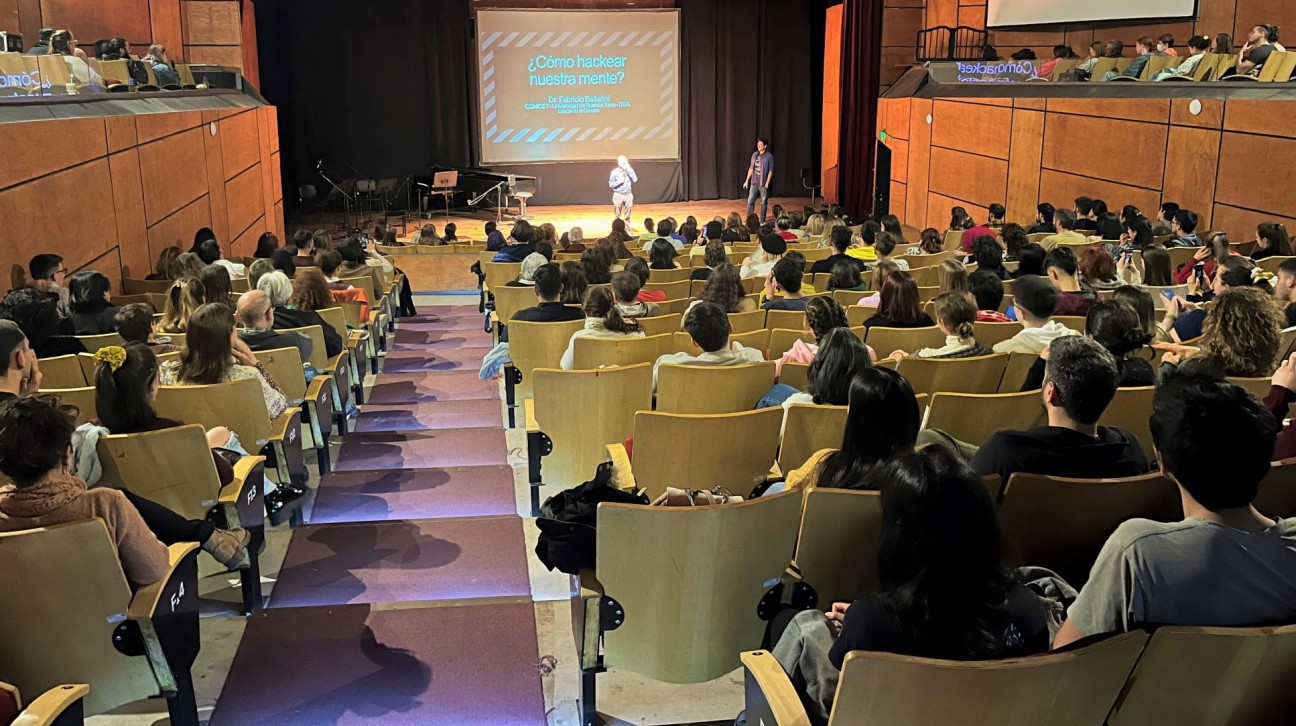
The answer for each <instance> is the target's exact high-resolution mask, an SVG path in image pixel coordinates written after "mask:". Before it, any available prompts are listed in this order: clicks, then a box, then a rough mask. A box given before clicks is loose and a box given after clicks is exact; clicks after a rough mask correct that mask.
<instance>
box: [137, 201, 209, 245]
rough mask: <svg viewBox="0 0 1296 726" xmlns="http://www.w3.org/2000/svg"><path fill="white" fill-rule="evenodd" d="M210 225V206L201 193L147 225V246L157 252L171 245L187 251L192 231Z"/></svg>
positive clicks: (191, 242)
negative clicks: (154, 222) (161, 218)
mask: <svg viewBox="0 0 1296 726" xmlns="http://www.w3.org/2000/svg"><path fill="white" fill-rule="evenodd" d="M210 226H212V218H211V206H210V204H209V202H208V199H207V196H206V195H203V196H202V197H200V198H198V199H195V200H194V201H193V202H190V203H189V204H187V205H185V206H184V207H181V208H180V209H179V210H177V211H176V212H175V214H172V215H171V216H169V217H167V218H166V219H164V220H162V221H161V222H158V223H157V224H154V225H152V226H151V227H149V231H148V246H149V248H150V249H153V250H158V251H159V252H160V251H161V250H162V248H164V247H171V246H175V247H179V248H180V249H182V250H185V251H188V250H189V248H190V247H191V246H193V239H194V232H197V231H198V230H199V229H200V228H202V227H210Z"/></svg>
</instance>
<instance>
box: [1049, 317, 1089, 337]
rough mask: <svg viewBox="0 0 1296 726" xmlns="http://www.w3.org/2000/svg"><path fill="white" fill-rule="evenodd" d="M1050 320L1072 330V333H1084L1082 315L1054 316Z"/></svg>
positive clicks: (1083, 318)
mask: <svg viewBox="0 0 1296 726" xmlns="http://www.w3.org/2000/svg"><path fill="white" fill-rule="evenodd" d="M1052 319H1053V320H1055V321H1057V322H1058V323H1059V324H1061V325H1062V326H1063V327H1066V328H1070V329H1071V330H1074V331H1076V332H1077V333H1080V334H1081V335H1084V332H1085V316H1083V315H1054V316H1053V318H1052Z"/></svg>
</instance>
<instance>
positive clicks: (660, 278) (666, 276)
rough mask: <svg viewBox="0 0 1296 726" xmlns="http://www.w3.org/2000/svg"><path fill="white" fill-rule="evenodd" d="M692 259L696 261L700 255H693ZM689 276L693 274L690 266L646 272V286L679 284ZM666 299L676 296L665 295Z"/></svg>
mask: <svg viewBox="0 0 1296 726" xmlns="http://www.w3.org/2000/svg"><path fill="white" fill-rule="evenodd" d="M694 257H695V258H697V259H702V256H701V255H694ZM676 262H684V260H682V259H680V260H676ZM691 274H693V268H692V267H691V266H690V265H684V266H683V267H680V268H678V269H674V270H648V284H649V285H662V284H666V283H672V282H679V281H680V280H687V279H689V275H691ZM644 289H645V290H661V289H662V288H660V287H645V288H644ZM666 297H676V296H674V295H667V296H666ZM684 297H688V296H687V295H685V296H684Z"/></svg>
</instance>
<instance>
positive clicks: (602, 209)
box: [288, 197, 822, 240]
mask: <svg viewBox="0 0 1296 726" xmlns="http://www.w3.org/2000/svg"><path fill="white" fill-rule="evenodd" d="M820 201H821V202H822V199H820ZM809 203H810V198H809V197H770V209H771V210H772V209H773V208H774V205H775V204H780V205H782V206H783V207H784V208H786V209H801V208H802V207H804V206H805V205H807V204H809ZM730 212H738V213H739V214H742V215H743V216H746V214H747V200H746V199H745V198H744V199H709V200H704V201H695V202H666V203H662V204H636V205H635V206H634V212H633V217H632V219H631V221H630V224H629V225H628V226H629V229H630V232H631V234H636V235H637V234H642V233H643V220H644V217H652V218H653V219H654V220H659V219H661V218H663V217H672V216H673V217H675V218H676V219H677V220H679V221H680V222H683V221H684V218H685V217H687V216H689V215H690V214H691V215H693V216H694V217H697V220H698V223H699V224H705V223H706V222H707V221H709V220H710V219H711V218H712V217H714V216H716V215H727V214H729V213H730ZM771 214H773V212H771ZM527 217H528V220H529V221H530V222H531V223H532V224H543V223H544V222H549V223H550V224H552V225H553V226H554V227H557V228H558V234H559V235H561V234H562V233H563V232H565V231H567V230H569V229H571V228H572V227H580V228H581V230H582V231H583V232H584V233H585V238H586V239H598V238H599V237H605V236H607V234H608V233H609V232H611V231H612V219H613V214H612V205H611V204H606V205H603V204H566V205H552V206H544V205H530V206H528V207H527ZM380 219H381V217H380V216H379V215H377V214H371V215H368V218H367V219H366V220H365V223H364V224H363V225H362V227H361V228H362V229H364V230H365V231H366V232H372V231H373V225H374V223H375V222H377V221H379V220H380ZM494 219H495V218H494V217H488V216H487V215H486V213H485V212H482V213H480V214H479V213H472V214H471V215H469V214H465V213H464V212H463V211H462V210H455V209H452V210H450V216H448V217H447V216H446V215H445V214H444V213H437V214H434V215H432V217H431V218H430V219H428V218H423V219H419V218H418V217H415V216H411V217H409V219H408V221H407V222H406V224H405V229H404V230H403V231H401V232H400V233H399V237H400V239H402V240H404V239H407V238H408V237H410V236H411V235H413V234H414V233H415V232H417V231H418V229H419V227H420V226H422V225H425V224H433V225H436V228H437V232H438V233H440V232H443V231H444V230H445V226H446V225H447V224H449V223H451V222H453V223H454V224H455V226H456V227H457V228H458V235H459V237H461V238H468V239H476V240H480V239H485V237H486V230H485V226H486V222H487V221H488V220H492V221H493V220H494ZM341 220H342V215H340V214H331V213H322V214H310V215H303V216H301V217H299V218H294V219H290V220H289V222H288V228H289V229H290V230H291V229H296V228H298V227H302V226H304V227H307V228H312V229H316V228H324V229H328V230H337V229H338V227H339V225H340V224H342V221H341ZM401 221H402V217H401V215H400V213H398V212H391V213H389V214H388V222H387V223H388V224H389V225H395V226H396V228H397V229H398V230H400V228H401ZM356 223H357V222H355V221H353V222H352V223H351V224H353V225H354V224H356ZM512 224H513V217H512V216H511V215H508V214H505V215H504V217H503V223H502V226H503V229H504V232H505V234H507V233H508V229H509V228H510V227H511V226H512ZM338 234H341V232H340V231H339V232H338Z"/></svg>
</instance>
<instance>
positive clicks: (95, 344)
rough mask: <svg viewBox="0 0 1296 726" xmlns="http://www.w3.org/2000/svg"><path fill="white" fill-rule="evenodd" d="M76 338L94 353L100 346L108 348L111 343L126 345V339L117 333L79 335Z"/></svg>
mask: <svg viewBox="0 0 1296 726" xmlns="http://www.w3.org/2000/svg"><path fill="white" fill-rule="evenodd" d="M76 339H77V340H79V341H81V345H84V346H85V349H86V352H87V353H94V352H95V351H97V350H99V349H100V348H106V347H108V346H110V345H118V346H121V347H123V348H124V347H126V340H125V339H123V338H122V337H121V336H120V335H118V334H116V333H104V334H103V335H78V336H76Z"/></svg>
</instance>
